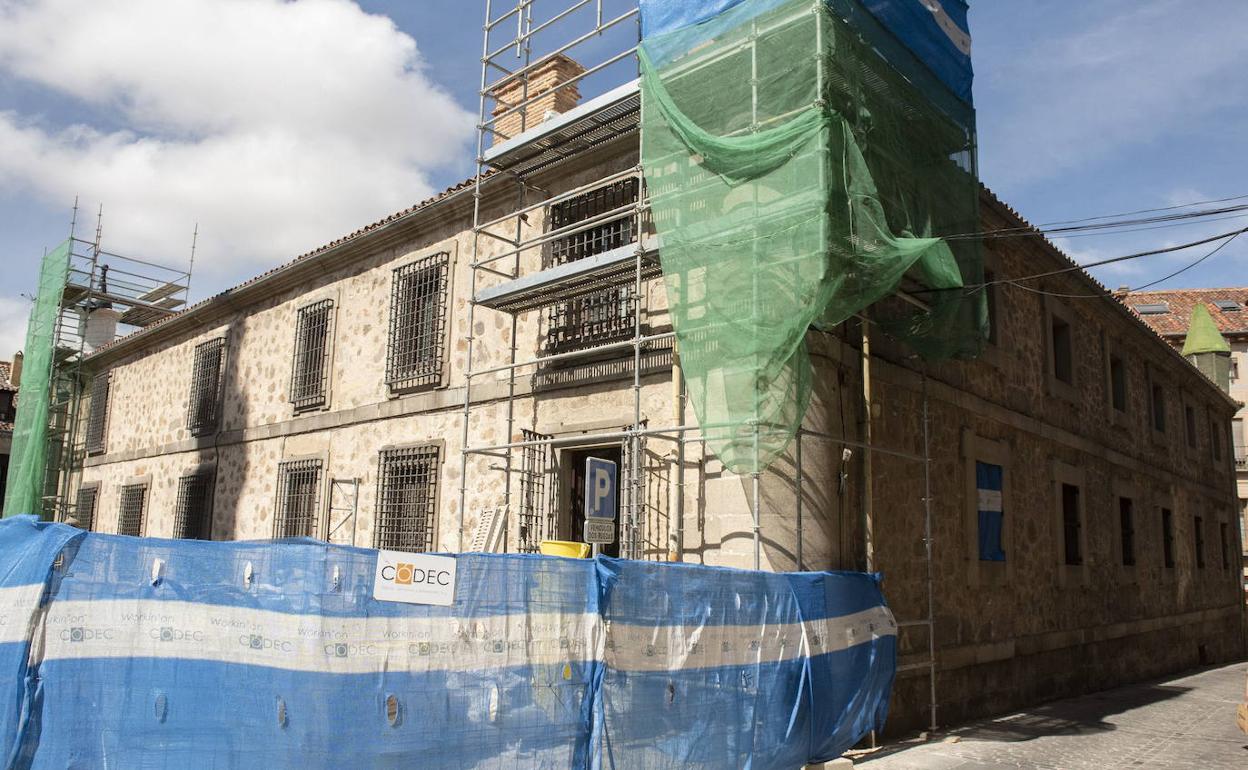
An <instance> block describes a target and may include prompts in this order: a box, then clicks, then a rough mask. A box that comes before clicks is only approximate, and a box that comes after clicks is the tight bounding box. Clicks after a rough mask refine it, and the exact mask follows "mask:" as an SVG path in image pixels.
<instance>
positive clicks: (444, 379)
mask: <svg viewBox="0 0 1248 770" xmlns="http://www.w3.org/2000/svg"><path fill="white" fill-rule="evenodd" d="M439 256H443V257H445V260H446V261H445V269H446V290H445V293H444V294H443V296H442V327H443V328H442V342H441V359H440V360H439V361H438V370H439V371H438V376H437V378H431V381H429V382H421V383H417V384H411V385H403V384H401V383H396V382H391V381H390V377H391V374H390V363H389V361H390V351H391V348H392V346H393V342H392V340H391V335H392V334H393V331H392V328H393V326H394V312H395V311H394V287H395V283H394V282H395V280H396V273H397V271H399V270H401V269H402V268H404V267H406V266H408V265H412V264H415V263H417V262H422V261H427V260H428V261H432V260H433V259H435V258H437V257H439ZM390 264H391V266H392V267H391V270H390V277H389V279H388V281H387V285H386V312H385V315H384V317H383V323H384V324H385V327H386V338H385V345H386V348H385V356H386V358H385V361H383V368H382V380H383V382H384V385H385V388H386V394H387V397H388V398H392V399H395V398H402V397H403V396H407V395H410V394H412V393H422V392H426V391H429V390H440V389H444V388H447V387H449V386H450V373H451V359H452V357H453V356H454V352H455V346H454V344H453V343H454V340H455V322H456V320H457V318H456V316H455V298H456V296H457V295H456V290H457V289H456V285H457V284H458V282H459V281H458V277H459V276H458V270H457V268H458V267H459V241H457V240H455V239H454V238H452V239H448V240H444V241H440V242H438V243H436V244H433V245H431V246H427V247H425V248H421V249H416V250H413V251H411V252H408V253H407V254H404V255H403V256H402V257H400V258H398V259H395V260H393V261H392V262H391V263H390ZM478 320H480V319H478ZM468 333H469V334H472V333H474V332H473V330H471V329H469V330H468Z"/></svg>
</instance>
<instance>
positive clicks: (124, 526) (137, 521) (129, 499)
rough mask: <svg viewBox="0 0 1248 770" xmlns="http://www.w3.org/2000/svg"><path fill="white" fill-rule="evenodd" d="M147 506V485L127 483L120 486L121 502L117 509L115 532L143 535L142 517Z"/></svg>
mask: <svg viewBox="0 0 1248 770" xmlns="http://www.w3.org/2000/svg"><path fill="white" fill-rule="evenodd" d="M146 508H147V485H146V484H127V485H125V486H123V487H122V488H121V504H120V506H119V507H118V510H117V534H119V535H133V536H134V537H142V536H143V517H144V513H145V512H146Z"/></svg>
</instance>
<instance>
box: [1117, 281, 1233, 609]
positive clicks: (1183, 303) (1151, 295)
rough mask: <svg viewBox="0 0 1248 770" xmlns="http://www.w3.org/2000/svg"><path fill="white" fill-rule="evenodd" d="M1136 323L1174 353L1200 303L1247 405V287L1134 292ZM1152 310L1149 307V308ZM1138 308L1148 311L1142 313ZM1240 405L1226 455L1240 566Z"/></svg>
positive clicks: (1130, 303)
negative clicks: (1231, 460) (1230, 460)
mask: <svg viewBox="0 0 1248 770" xmlns="http://www.w3.org/2000/svg"><path fill="white" fill-rule="evenodd" d="M1123 302H1125V303H1126V304H1127V306H1128V307H1130V308H1131V309H1132V310H1133V311H1134V312H1135V313H1136V314H1137V315H1139V317H1140V319H1141V320H1143V321H1144V322H1145V323H1147V324H1148V325H1149V326H1150V327H1152V329H1153V330H1154V331H1156V332H1157V333H1158V334H1160V335H1161V336H1162V338H1163V339H1165V340H1166V342H1168V343H1170V344H1171V345H1173V346H1174V348H1175V349H1176V350H1182V349H1183V343H1184V341H1185V340H1186V338H1187V330H1188V327H1189V325H1190V323H1191V316H1192V308H1193V307H1195V306H1196V305H1197V304H1203V305H1204V306H1205V307H1206V309H1208V311H1209V315H1210V317H1211V318H1212V319H1213V322H1214V323H1215V324H1216V325H1217V327H1218V330H1219V331H1220V332H1221V333H1222V336H1223V338H1225V339H1226V341H1227V343H1228V344H1229V345H1230V347H1231V356H1230V359H1231V360H1230V390H1229V392H1230V395H1231V398H1233V399H1235V400H1236V401H1238V402H1240V404H1245V403H1248V288H1237V287H1225V288H1218V289H1174V290H1170V291H1137V292H1131V293H1130V294H1129V295H1127V296H1124V297H1123ZM1149 306H1152V307H1149ZM1141 307H1143V308H1144V309H1145V310H1146V311H1148V312H1141V310H1140V308H1141ZM1246 417H1248V410H1245V408H1244V407H1243V406H1241V407H1240V410H1239V411H1238V412H1237V413H1236V414H1235V418H1234V420H1233V421H1232V422H1231V439H1230V442H1229V444H1230V447H1231V451H1232V452H1233V453H1234V455H1235V486H1236V493H1237V495H1238V501H1239V512H1240V513H1239V519H1240V522H1239V527H1240V530H1239V531H1240V539H1241V540H1242V541H1243V542H1244V549H1245V550H1244V561H1245V562H1248V538H1246V537H1245V533H1248V451H1246V449H1245V447H1246V446H1248V433H1246V432H1245V427H1244V425H1245V418H1246ZM1244 598H1245V600H1246V601H1248V567H1245V570H1244Z"/></svg>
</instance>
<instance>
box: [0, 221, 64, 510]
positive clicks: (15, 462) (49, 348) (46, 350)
mask: <svg viewBox="0 0 1248 770" xmlns="http://www.w3.org/2000/svg"><path fill="white" fill-rule="evenodd" d="M69 245H70V244H69V241H66V242H65V243H62V244H61V245H60V246H58V247H56V248H55V249H53V250H52V251H50V252H48V253H47V254H45V255H44V257H43V263H42V265H40V268H39V293H38V295H36V297H35V304H34V307H33V308H31V311H30V321H29V323H28V324H27V326H26V347H25V348H24V349H23V351H22V353H23V359H22V382H21V385H20V386H19V388H18V394H17V398H18V409H17V419H16V421H15V423H14V426H13V448H12V452H11V453H10V457H9V475H8V480H7V483H6V487H5V493H4V516H5V517H8V516H17V515H19V514H23V513H33V514H35V515H39V513H40V512H41V511H42V509H43V506H42V497H43V484H44V465H45V462H46V459H47V451H48V401H49V399H50V390H49V388H48V382H49V380H50V378H51V376H52V364H53V361H52V357H53V355H54V353H55V348H56V319H57V315H58V314H59V313H60V308H61V292H62V290H63V289H64V288H65V278H66V276H67V275H68V274H69Z"/></svg>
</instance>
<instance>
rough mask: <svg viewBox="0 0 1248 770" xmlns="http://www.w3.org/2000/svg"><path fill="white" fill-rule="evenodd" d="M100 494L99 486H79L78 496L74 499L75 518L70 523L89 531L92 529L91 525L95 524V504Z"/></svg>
mask: <svg viewBox="0 0 1248 770" xmlns="http://www.w3.org/2000/svg"><path fill="white" fill-rule="evenodd" d="M99 494H100V488H99V487H96V486H91V487H79V488H78V496H77V498H76V499H75V501H74V513H73V517H72V518H73V520H72V521H71V522H69V523H71V524H73V525H74V526H76V527H78V528H80V529H85V530H87V531H88V532H89V531H91V527H93V526H94V525H95V505H96V500H97V499H98V498H99Z"/></svg>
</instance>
